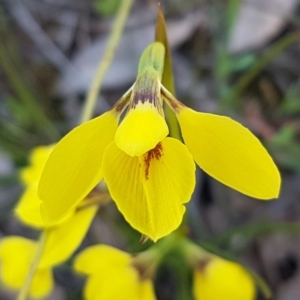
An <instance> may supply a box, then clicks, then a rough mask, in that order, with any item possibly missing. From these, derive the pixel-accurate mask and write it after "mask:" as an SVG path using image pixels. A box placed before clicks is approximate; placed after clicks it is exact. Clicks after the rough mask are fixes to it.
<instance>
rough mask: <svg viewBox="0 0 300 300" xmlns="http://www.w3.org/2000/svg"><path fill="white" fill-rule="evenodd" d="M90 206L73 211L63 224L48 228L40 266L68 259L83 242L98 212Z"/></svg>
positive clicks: (47, 266) (49, 265) (56, 263)
mask: <svg viewBox="0 0 300 300" xmlns="http://www.w3.org/2000/svg"><path fill="white" fill-rule="evenodd" d="M97 209H98V207H97V206H90V207H87V208H85V209H81V210H79V211H76V212H74V213H73V215H72V216H70V218H69V219H68V220H67V221H65V222H64V223H63V224H60V225H58V226H55V227H53V228H50V229H48V235H47V240H46V244H45V248H44V252H43V256H42V258H41V261H40V264H39V268H40V269H41V268H49V267H53V266H55V265H58V264H60V263H62V262H64V261H66V260H67V259H68V258H69V257H70V256H71V255H72V254H73V253H74V251H75V250H76V249H77V248H78V246H79V245H80V244H81V242H82V240H83V238H84V237H85V235H86V233H87V231H88V229H89V227H90V224H91V222H92V220H93V218H94V216H95V214H96V212H97Z"/></svg>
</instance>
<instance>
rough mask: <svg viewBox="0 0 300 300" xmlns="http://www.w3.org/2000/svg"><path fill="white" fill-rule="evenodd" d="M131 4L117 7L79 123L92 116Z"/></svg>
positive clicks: (127, 0)
mask: <svg viewBox="0 0 300 300" xmlns="http://www.w3.org/2000/svg"><path fill="white" fill-rule="evenodd" d="M132 2H133V1H132V0H123V1H121V5H120V7H119V10H118V13H117V16H116V20H115V23H114V25H113V28H112V33H111V35H110V37H109V40H108V42H107V45H106V49H105V52H104V55H103V57H102V59H101V61H100V63H99V65H98V68H97V71H96V75H95V77H94V79H93V82H92V85H91V87H90V89H89V92H88V95H87V98H86V102H85V106H84V109H83V112H82V116H81V120H80V123H83V122H86V121H88V120H89V119H91V118H92V116H93V111H94V109H95V106H96V102H97V99H98V93H99V90H100V88H101V85H102V82H103V79H104V76H105V74H106V71H107V70H108V68H109V66H110V64H111V62H112V59H113V57H114V54H115V51H116V48H117V46H118V44H119V41H120V38H121V35H122V32H123V28H124V25H125V22H126V20H127V17H128V14H129V11H130V8H131V6H132Z"/></svg>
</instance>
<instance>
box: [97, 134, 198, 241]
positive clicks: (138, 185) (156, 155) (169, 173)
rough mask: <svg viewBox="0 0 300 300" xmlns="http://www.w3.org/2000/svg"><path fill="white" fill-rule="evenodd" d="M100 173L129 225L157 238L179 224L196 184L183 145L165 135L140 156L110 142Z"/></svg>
mask: <svg viewBox="0 0 300 300" xmlns="http://www.w3.org/2000/svg"><path fill="white" fill-rule="evenodd" d="M103 174H104V178H105V181H106V183H107V185H108V188H109V190H110V193H111V196H112V198H113V200H114V201H115V202H116V204H117V206H118V208H119V210H120V211H121V212H122V214H123V215H124V217H125V218H126V220H127V221H128V222H129V223H130V225H131V226H132V227H134V228H136V229H137V230H138V231H140V232H141V233H143V234H145V235H147V236H149V237H150V238H151V239H153V240H154V241H156V240H157V239H159V238H161V237H163V236H165V235H167V234H169V233H170V232H171V231H173V230H175V229H176V228H177V227H178V226H179V225H180V223H181V220H182V216H183V214H184V211H185V207H184V206H183V204H184V203H186V202H187V201H189V199H190V197H191V194H192V192H193V190H194V187H195V164H194V162H193V159H192V157H191V155H190V153H189V152H188V150H187V149H186V147H185V146H184V145H183V144H182V143H180V142H179V141H178V140H175V139H172V138H166V139H164V140H163V141H162V142H160V143H159V144H158V145H157V146H156V148H155V149H153V150H151V151H150V152H148V153H147V154H145V155H144V156H141V157H139V158H138V157H130V156H128V155H127V154H126V153H124V152H123V151H121V150H120V149H119V148H118V147H117V146H116V145H115V143H111V144H110V145H109V146H108V148H107V150H106V152H105V155H104V160H103Z"/></svg>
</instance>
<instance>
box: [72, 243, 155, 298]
mask: <svg viewBox="0 0 300 300" xmlns="http://www.w3.org/2000/svg"><path fill="white" fill-rule="evenodd" d="M74 268H75V270H76V271H77V272H79V273H82V274H84V275H86V276H88V278H87V282H86V285H85V289H84V299H86V300H98V299H99V300H111V299H118V300H128V299H130V300H155V299H156V297H155V294H154V289H153V284H152V281H151V280H150V279H148V278H142V277H141V274H140V273H139V271H138V270H137V268H135V267H134V266H133V258H132V256H131V255H130V254H128V253H126V252H123V251H121V250H118V249H116V248H113V247H110V246H106V245H95V246H91V247H89V248H87V249H85V250H84V251H83V252H81V253H80V254H79V255H78V256H77V258H76V260H75V264H74ZM112 279H113V280H112Z"/></svg>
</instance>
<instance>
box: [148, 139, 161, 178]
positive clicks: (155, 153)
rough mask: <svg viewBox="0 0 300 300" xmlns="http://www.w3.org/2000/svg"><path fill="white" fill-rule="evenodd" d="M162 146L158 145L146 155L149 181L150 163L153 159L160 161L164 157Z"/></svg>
mask: <svg viewBox="0 0 300 300" xmlns="http://www.w3.org/2000/svg"><path fill="white" fill-rule="evenodd" d="M162 150H163V147H162V144H161V143H158V144H157V145H156V147H155V148H153V149H152V150H150V151H148V152H147V153H146V154H145V155H144V162H145V178H146V180H148V179H149V168H150V163H151V160H152V159H157V160H159V159H160V158H161V156H162Z"/></svg>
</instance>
